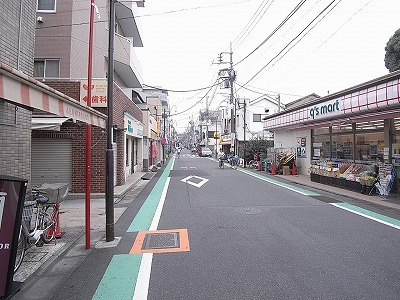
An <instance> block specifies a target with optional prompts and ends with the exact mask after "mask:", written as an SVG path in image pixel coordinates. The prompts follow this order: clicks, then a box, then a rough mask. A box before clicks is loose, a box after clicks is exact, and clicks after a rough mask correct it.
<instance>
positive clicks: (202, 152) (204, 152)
mask: <svg viewBox="0 0 400 300" xmlns="http://www.w3.org/2000/svg"><path fill="white" fill-rule="evenodd" d="M200 156H209V157H211V156H212V152H211V150H210V148H208V147H201V149H200Z"/></svg>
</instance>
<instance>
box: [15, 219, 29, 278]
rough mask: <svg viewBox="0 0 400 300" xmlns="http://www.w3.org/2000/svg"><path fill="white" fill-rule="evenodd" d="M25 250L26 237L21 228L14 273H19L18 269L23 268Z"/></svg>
mask: <svg viewBox="0 0 400 300" xmlns="http://www.w3.org/2000/svg"><path fill="white" fill-rule="evenodd" d="M25 250H26V236H25V233H24V232H23V230H22V227H21V229H20V233H19V238H18V245H17V254H16V255H15V264H14V273H15V272H17V270H18V268H19V267H20V266H21V263H22V261H23V260H24V256H25Z"/></svg>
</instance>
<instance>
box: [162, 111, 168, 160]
mask: <svg viewBox="0 0 400 300" xmlns="http://www.w3.org/2000/svg"><path fill="white" fill-rule="evenodd" d="M166 116H167V115H166V112H165V108H164V113H163V116H162V117H163V123H164V124H163V140H162V141H163V145H162V159H163V164H165V143H166V138H165V117H166Z"/></svg>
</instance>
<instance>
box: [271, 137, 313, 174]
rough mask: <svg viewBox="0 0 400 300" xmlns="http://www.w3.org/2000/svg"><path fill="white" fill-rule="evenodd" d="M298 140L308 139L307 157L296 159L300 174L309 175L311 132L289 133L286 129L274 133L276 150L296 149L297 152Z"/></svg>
mask: <svg viewBox="0 0 400 300" xmlns="http://www.w3.org/2000/svg"><path fill="white" fill-rule="evenodd" d="M298 138H306V157H297V158H296V167H297V173H298V174H309V169H310V166H311V146H312V145H311V130H301V131H287V130H285V129H283V130H278V131H274V147H275V148H294V151H296V148H297V140H298Z"/></svg>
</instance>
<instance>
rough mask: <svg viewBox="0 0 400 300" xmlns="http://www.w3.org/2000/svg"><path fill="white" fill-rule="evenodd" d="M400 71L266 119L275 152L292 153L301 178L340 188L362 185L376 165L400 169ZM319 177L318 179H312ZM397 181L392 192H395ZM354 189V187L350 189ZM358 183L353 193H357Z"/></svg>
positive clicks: (383, 167)
mask: <svg viewBox="0 0 400 300" xmlns="http://www.w3.org/2000/svg"><path fill="white" fill-rule="evenodd" d="M399 82H400V71H396V72H392V73H390V74H388V75H385V76H382V77H379V78H376V79H373V80H370V81H368V82H365V83H362V84H359V85H357V86H354V87H351V88H348V89H346V90H343V91H340V92H337V93H335V94H331V95H328V96H325V97H321V98H317V99H314V100H312V101H306V102H305V103H301V104H299V105H295V106H291V107H290V106H289V107H287V109H286V110H285V111H283V112H281V113H278V114H274V115H272V116H269V117H267V118H266V120H265V123H264V130H270V131H273V132H274V145H275V148H281V149H282V148H283V149H284V148H287V149H289V148H290V149H294V151H295V154H296V166H297V172H298V173H299V174H311V179H312V180H316V181H324V183H327V184H333V185H340V184H343V181H337V180H335V179H330V178H339V179H346V180H347V181H349V182H357V183H358V182H360V181H361V180H362V179H363V176H362V175H361V174H362V173H363V172H365V171H366V170H371V169H372V167H373V166H378V167H379V168H380V169H381V171H382V170H383V169H385V170H386V171H385V172H388V170H390V169H391V168H393V170H395V171H394V175H396V174H397V173H398V171H396V169H398V167H399V166H400V151H399V149H400V83H399ZM314 175H318V176H314ZM397 178H398V176H396V180H395V181H394V182H393V185H394V188H393V190H392V192H394V191H397V187H398V184H397ZM348 187H350V188H351V184H349V185H348ZM358 188H359V184H358V185H357V184H355V185H353V188H352V189H355V190H356V189H358Z"/></svg>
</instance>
